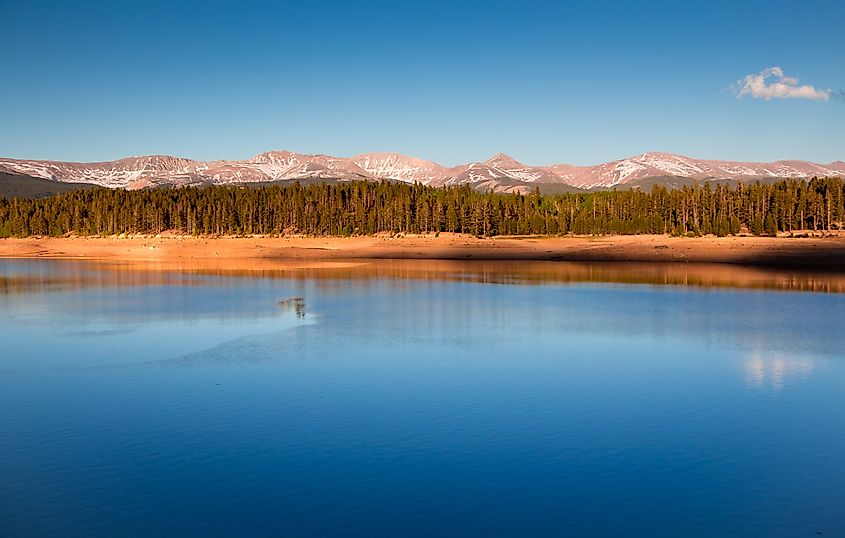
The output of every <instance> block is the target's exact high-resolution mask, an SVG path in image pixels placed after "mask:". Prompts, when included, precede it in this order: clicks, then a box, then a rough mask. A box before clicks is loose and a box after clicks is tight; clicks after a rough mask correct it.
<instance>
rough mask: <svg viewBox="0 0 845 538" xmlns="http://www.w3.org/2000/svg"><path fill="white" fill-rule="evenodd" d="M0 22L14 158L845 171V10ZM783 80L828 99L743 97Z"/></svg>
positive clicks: (215, 10) (7, 128)
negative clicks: (660, 157)
mask: <svg viewBox="0 0 845 538" xmlns="http://www.w3.org/2000/svg"><path fill="white" fill-rule="evenodd" d="M174 4H177V3H174ZM0 21H2V26H3V38H2V46H0V66H2V72H3V73H4V76H3V79H2V81H0V119H2V125H3V127H4V128H3V129H0V155H2V156H6V157H16V158H49V159H56V160H76V161H93V160H110V159H115V158H119V157H124V156H128V155H141V154H151V153H165V154H173V155H180V156H186V157H192V158H196V159H214V158H225V159H241V158H248V157H250V156H252V155H254V154H256V153H259V152H262V151H266V150H270V149H290V150H294V151H300V152H306V153H328V154H333V155H341V156H348V155H354V154H357V153H361V152H367V151H398V152H401V153H405V154H408V155H413V156H417V157H421V158H425V159H431V160H434V161H437V162H439V163H441V164H445V165H453V164H458V163H461V162H467V161H472V160H483V159H486V158H487V157H489V156H490V155H492V154H493V153H496V152H499V151H502V152H505V153H508V154H510V155H512V156H514V157H515V158H517V159H519V160H522V161H524V162H527V163H530V164H551V163H558V162H569V163H574V164H593V163H598V162H603V161H608V160H613V159H617V158H621V157H625V156H629V155H634V154H637V153H641V152H644V151H670V152H675V153H682V154H685V155H690V156H694V157H703V158H716V159H736V160H775V159H806V160H812V161H816V162H830V161H833V160H845V128H843V127H845V100H842V99H839V98H837V95H836V92H837V91H838V90H841V89H843V88H845V61H843V58H845V40H843V39H842V37H841V32H842V28H843V25H845V2H834V1H830V2H803V3H800V4H799V3H795V2H739V3H737V2H613V1H604V2H602V1H596V2H584V3H578V4H567V3H564V2H496V1H487V2H460V1H458V2H443V3H438V2H398V1H397V2H383V1H373V2H366V1H358V2H303V1H299V2H237V3H236V2H231V3H222V2H212V1H194V2H179V3H178V5H171V3H170V2H154V1H150V2H131V3H130V2H85V1H80V2H55V3H50V2H32V1H15V0H0ZM775 66H776V67H780V68H781V69H782V71H783V74H784V76H785V77H787V79H786V84H787V86H790V85H791V86H795V87H800V86H802V85H811V86H812V87H813V89H814V90H817V91H820V92H826V91H828V90H832V93H831V94H830V98H829V99H828V100H822V99H808V98H780V97H779V96H777V92H774V93H772V92H770V93H764V92H762V93H761V92H758V96H757V97H755V95H753V94H752V93H747V94H746V95H743V96H741V97H738V96H737V92H736V89H739V87H737V88H736V89H734V90H731V86H732V85H735V84H736V83H737V81H739V80H740V79H743V77H746V76H748V75H753V74H757V73H760V72H762V71H763V70H765V69H767V68H771V67H775ZM792 77H797V78H799V79H800V81H799V82H797V83H792V82H791V81H790V80H789V79H790V78H792ZM781 80H782V81H783V79H781ZM776 81H777V80H776V78H769V79H766V81H765V83H766V84H771V83H772V82H776ZM769 89H770V87H769ZM787 93H789V91H787ZM798 93H799V94H800V93H801V92H798ZM803 95H807V93H806V92H804V93H803ZM763 97H769V98H768V99H765V98H763ZM840 97H841V96H840Z"/></svg>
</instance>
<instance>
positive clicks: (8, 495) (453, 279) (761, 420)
mask: <svg viewBox="0 0 845 538" xmlns="http://www.w3.org/2000/svg"><path fill="white" fill-rule="evenodd" d="M383 263H385V264H386V263H388V262H383ZM373 267H375V270H374V269H373ZM380 267H381V266H378V264H375V265H373V264H370V265H369V266H368V268H366V269H362V270H360V271H359V270H357V269H354V268H353V269H345V270H332V269H323V270H317V269H314V270H302V271H278V272H273V271H256V272H241V273H230V272H226V271H214V270H208V268H205V269H202V270H196V271H194V270H191V271H159V270H148V269H138V268H132V267H119V266H118V267H114V266H108V265H100V264H94V263H81V262H70V261H67V262H60V261H8V260H6V261H3V260H0V342H1V343H2V357H0V536H4V537H9V536H11V537H17V536H179V535H203V536H332V535H338V536H443V535H452V536H458V535H461V536H467V535H480V536H565V535H568V536H714V537H715V536H785V537H787V536H788V537H795V536H817V534H816V533H817V532H823V533H824V535H825V536H845V323H843V314H845V294H842V293H807V292H796V291H789V289H788V288H789V286H786V287H787V289H786V290H784V289H783V287H784V286H783V282H793V280H794V279H793V277H792V276H789V275H786V276H784V275H778V274H775V273H773V274H770V275H763V276H762V277H761V276H759V275H757V274H756V273H754V276H753V277H752V278H751V280H753V281H754V287H755V289H744V288H742V287H735V285H734V284H730V285H724V283H722V285H718V282H717V283H716V284H717V285H716V286H715V287H711V286H709V285H701V286H681V285H657V284H652V283H648V282H649V281H654V282H658V281H659V282H666V281H676V280H678V278H679V277H678V273H677V272H676V273H674V274H673V276H671V278H663V277H660V278H654V277H653V275H651V276H646V277H643V278H641V279H640V280H642V281H643V282H642V283H634V284H623V283H618V282H614V279H615V278H614V277H612V276H611V277H608V276H607V275H608V273H607V271H606V270H605V269H602V270H601V271H598V270H597V271H593V269H592V268H589V271H588V272H587V274H596V275H600V278H598V279H597V280H600V281H599V282H591V281H590V278H584V277H583V275H584V274H585V273H584V267H580V268H579V269H578V271H580V272H579V273H578V274H579V275H581V276H578V277H577V278H576V279H575V281H572V280H573V279H572V278H569V277H567V276H566V275H563V274H558V275H557V277H556V276H555V275H556V273H555V271H557V269H556V267H558V266H553V265H541V266H540V267H542V270H541V272H542V275H541V276H542V278H532V275H534V274H535V273H537V269H536V268H537V267H538V265H537V264H533V265H530V266H529V265H525V266H520V265H519V264H510V265H504V266H494V267H492V269H491V267H489V266H480V265H473V264H471V263H466V264H451V265H449V266H447V267H446V268H445V269H441V270H440V271H437V272H436V273H434V274H432V273H429V272H425V271H420V270H419V265H417V266H414V267H416V269H414V270H410V269H408V267H405V266H403V265H401V264H398V265H397V263H395V262H394V263H393V264H392V265H389V266H387V268H386V269H384V268H381V269H380ZM382 269H383V270H382ZM631 271H633V272H634V273H636V272H637V271H641V269H638V268H633V269H631ZM679 271H683V269H680V270H679ZM624 273H625V270H621V271H617V272H613V271H611V274H616V275H617V276H618V275H619V274H624ZM514 275H519V277H518V278H516V277H515V276H514ZM535 276H536V275H535ZM682 277H683V278H682V279H686V280H689V279H688V278H687V277H686V276H683V275H682ZM802 278H803V277H802ZM814 278H815V277H814ZM819 278H822V279H823V278H824V277H819ZM637 279H638V277H637V275H636V274H634V275H628V276H627V277H626V278H618V279H616V280H624V281H629V282H630V281H632V280H633V281H637ZM695 280H696V281H700V280H701V275H698V276H697V277H696V278H695ZM704 280H705V281H708V280H707V279H706V278H705V279H704ZM716 280H719V279H718V278H717V279H716ZM746 280H748V279H746ZM810 280H812V281H813V282H814V284H813V285H817V284H818V280H813V279H810ZM768 281H771V282H774V283H775V284H773V285H771V286H767V285H766V282H768ZM806 281H807V279H804V282H805V283H806ZM708 282H709V281H708ZM761 282H762V288H761V286H760V284H761ZM710 284H713V282H710ZM767 287H771V288H781V289H766V288H767ZM823 287H824V286H823ZM826 289H827V288H826ZM293 297H297V298H301V301H300V302H299V306H297V307H296V308H294V307H292V306H291V304H292V301H288V302H286V303H284V304H281V305H280V304H279V302H280V301H285V300H287V299H290V298H293Z"/></svg>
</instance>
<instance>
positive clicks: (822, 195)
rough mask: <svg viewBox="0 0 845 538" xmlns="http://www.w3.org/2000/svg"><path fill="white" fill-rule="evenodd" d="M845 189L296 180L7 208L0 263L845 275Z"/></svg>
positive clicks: (825, 185)
mask: <svg viewBox="0 0 845 538" xmlns="http://www.w3.org/2000/svg"><path fill="white" fill-rule="evenodd" d="M844 188H845V182H843V180H842V179H837V178H833V179H812V180H810V181H803V180H784V181H778V182H774V183H766V184H761V183H755V184H753V185H749V186H743V185H739V186H738V187H735V188H733V187H728V186H724V185H716V186H715V187H714V188H711V186H710V185H709V184H705V185H704V186H703V187H700V186H696V187H684V188H682V189H675V190H667V189H666V188H663V187H660V186H655V187H654V188H653V189H652V190H651V191H650V192H641V191H638V190H627V191H605V192H594V193H570V194H555V195H542V194H540V193H539V192H535V193H532V194H496V193H491V192H486V193H485V192H479V191H476V190H473V189H472V188H470V187H468V186H465V185H464V186H459V187H444V188H434V187H426V186H423V185H420V184H402V183H388V182H381V183H371V182H366V181H357V182H346V183H337V184H326V183H321V184H312V185H308V186H302V185H300V184H298V183H295V184H293V185H287V186H259V187H237V186H228V187H216V186H211V187H203V188H197V187H185V188H168V189H148V190H137V191H127V190H122V189H105V188H98V189H93V190H86V191H83V190H79V191H73V192H69V193H65V194H59V195H56V196H52V197H49V198H41V199H21V198H11V199H7V198H0V257H49V258H86V259H113V260H159V261H162V260H164V261H175V260H191V259H219V258H228V259H234V260H256V259H287V260H290V259H297V258H300V259H305V258H315V259H325V258H334V259H340V258H349V259H361V258H370V259H376V258H386V259H444V260H467V259H470V260H472V259H475V260H557V261H592V262H616V261H626V262H700V263H729V264H745V265H770V266H783V267H787V266H789V267H796V268H799V267H800V268H805V269H813V270H826V271H843V270H845V190H844Z"/></svg>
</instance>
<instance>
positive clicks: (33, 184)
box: [0, 172, 96, 198]
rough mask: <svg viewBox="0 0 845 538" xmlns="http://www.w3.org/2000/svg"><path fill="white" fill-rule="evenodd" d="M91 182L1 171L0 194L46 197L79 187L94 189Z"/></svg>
mask: <svg viewBox="0 0 845 538" xmlns="http://www.w3.org/2000/svg"><path fill="white" fill-rule="evenodd" d="M95 187H96V186H95V185H91V184H89V183H62V182H60V181H53V180H50V179H41V178H38V177H30V176H24V175H21V174H8V173H6V172H0V196H6V197H8V198H45V197H47V196H53V195H55V194H60V193H63V192H70V191H75V190H79V189H93V188H95Z"/></svg>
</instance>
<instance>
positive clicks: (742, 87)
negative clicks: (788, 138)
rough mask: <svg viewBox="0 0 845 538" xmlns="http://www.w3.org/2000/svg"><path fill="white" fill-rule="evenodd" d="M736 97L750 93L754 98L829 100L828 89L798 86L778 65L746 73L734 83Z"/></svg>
mask: <svg viewBox="0 0 845 538" xmlns="http://www.w3.org/2000/svg"><path fill="white" fill-rule="evenodd" d="M733 89H734V91H735V92H736V96H737V97H742V96H744V95H750V96H751V97H753V98H755V99H765V100H766V101H768V100H769V99H810V100H813V101H829V100H830V97H831V91H830V90H819V89H816V88H814V87H812V86H810V85H807V84H804V85H801V86H799V85H798V79H797V78H795V77H787V76H786V75H784V74H783V69H781V68H780V67H769V68H768V69H764V70H763V71H760V72H759V73H757V74H756V75H746V76H745V77H743V78H742V79H740V80H738V81H737V82H736V84H735V85H734V88H733Z"/></svg>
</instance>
